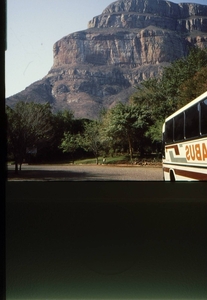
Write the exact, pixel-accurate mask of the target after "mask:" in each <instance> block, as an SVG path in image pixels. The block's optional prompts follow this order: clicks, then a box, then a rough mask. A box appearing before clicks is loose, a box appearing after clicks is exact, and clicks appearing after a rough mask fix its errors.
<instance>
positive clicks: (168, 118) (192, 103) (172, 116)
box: [165, 91, 207, 122]
mask: <svg viewBox="0 0 207 300" xmlns="http://www.w3.org/2000/svg"><path fill="white" fill-rule="evenodd" d="M205 98H207V91H206V92H205V93H203V94H202V95H200V96H198V97H197V98H196V99H194V100H192V101H191V102H190V103H188V104H186V105H185V106H183V107H182V108H180V109H179V110H177V111H176V112H174V113H173V114H172V115H170V116H169V117H167V118H166V119H165V122H166V121H168V120H170V119H172V118H174V117H175V116H177V115H178V114H179V113H181V112H183V111H185V110H186V109H187V108H189V107H191V106H192V105H194V104H196V103H198V102H200V101H201V100H203V99H205Z"/></svg>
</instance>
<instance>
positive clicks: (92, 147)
mask: <svg viewBox="0 0 207 300" xmlns="http://www.w3.org/2000/svg"><path fill="white" fill-rule="evenodd" d="M81 138H82V140H81V146H82V147H83V149H85V150H86V151H92V152H93V154H94V156H95V158H96V164H98V157H99V155H100V151H101V149H102V144H101V136H100V123H99V122H98V121H89V120H88V121H85V123H84V133H83V134H82V135H81Z"/></svg>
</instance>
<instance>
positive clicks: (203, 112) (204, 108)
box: [201, 99, 207, 134]
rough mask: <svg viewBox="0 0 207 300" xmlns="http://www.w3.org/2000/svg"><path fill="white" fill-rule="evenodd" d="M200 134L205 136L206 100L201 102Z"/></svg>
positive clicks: (206, 120)
mask: <svg viewBox="0 0 207 300" xmlns="http://www.w3.org/2000/svg"><path fill="white" fill-rule="evenodd" d="M201 133H202V134H207V99H205V100H203V101H201Z"/></svg>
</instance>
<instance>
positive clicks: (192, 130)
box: [185, 104, 200, 139]
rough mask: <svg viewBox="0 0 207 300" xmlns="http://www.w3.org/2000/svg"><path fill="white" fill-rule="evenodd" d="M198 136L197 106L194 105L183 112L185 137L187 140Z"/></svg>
mask: <svg viewBox="0 0 207 300" xmlns="http://www.w3.org/2000/svg"><path fill="white" fill-rule="evenodd" d="M199 135H200V133H199V106H198V104H195V105H193V106H191V107H189V108H188V109H187V110H186V111H185V136H186V138H187V139H188V138H193V137H196V136H199Z"/></svg>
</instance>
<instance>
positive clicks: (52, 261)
mask: <svg viewBox="0 0 207 300" xmlns="http://www.w3.org/2000/svg"><path fill="white" fill-rule="evenodd" d="M176 187H177V188H176ZM187 191H188V192H187ZM206 209H207V203H206V185H203V184H200V183H195V184H193V185H191V184H189V183H185V184H184V183H182V184H177V183H176V184H172V183H169V184H168V183H165V184H163V183H161V182H157V183H154V184H150V183H146V182H135V183H126V182H121V183H117V182H110V183H106V182H105V183H104V182H102V183H99V182H50V183H49V182H35V183H34V182H27V183H24V182H8V183H7V199H6V222H7V224H6V237H7V245H6V246H7V247H6V252H7V253H6V264H7V273H6V276H7V288H6V290H7V300H10V299H53V300H54V299H120V300H121V299H207V285H206V282H207V273H206V270H207V255H206V253H207V246H206V228H207V218H206V211H207V210H206Z"/></svg>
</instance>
